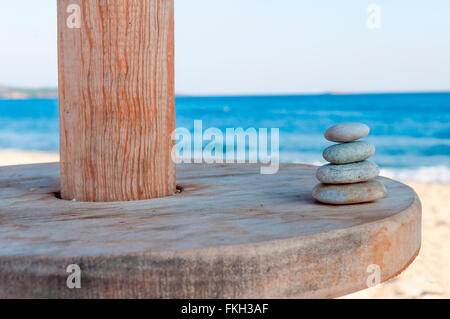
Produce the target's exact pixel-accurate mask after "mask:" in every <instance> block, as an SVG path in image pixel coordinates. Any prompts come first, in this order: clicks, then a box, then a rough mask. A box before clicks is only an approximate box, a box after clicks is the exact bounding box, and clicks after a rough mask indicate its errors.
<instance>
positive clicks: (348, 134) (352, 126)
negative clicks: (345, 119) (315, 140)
mask: <svg viewBox="0 0 450 319" xmlns="http://www.w3.org/2000/svg"><path fill="white" fill-rule="evenodd" d="M369 133H370V128H369V127H368V126H367V125H366V124H363V123H343V124H338V125H335V126H332V127H330V128H329V129H328V130H327V131H326V132H325V138H326V139H327V140H329V141H331V142H338V143H345V142H353V141H356V140H359V139H361V138H364V137H366V136H367V135H369Z"/></svg>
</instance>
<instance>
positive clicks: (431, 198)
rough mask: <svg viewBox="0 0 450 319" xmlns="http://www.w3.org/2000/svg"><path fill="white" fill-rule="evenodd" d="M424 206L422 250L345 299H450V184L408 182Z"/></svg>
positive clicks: (27, 157) (2, 161)
mask: <svg viewBox="0 0 450 319" xmlns="http://www.w3.org/2000/svg"><path fill="white" fill-rule="evenodd" d="M57 161H59V155H58V154H54V153H45V152H22V151H0V166H7V165H19V164H31V163H46V162H57ZM403 182H405V183H406V184H408V185H409V186H411V187H412V188H414V189H415V190H416V192H417V194H418V195H419V197H420V199H421V201H422V205H423V237H422V249H421V252H420V254H419V256H418V257H417V259H416V260H415V261H414V263H413V264H412V265H411V266H410V267H409V268H408V269H407V270H406V271H404V272H403V273H402V274H400V275H399V276H398V277H397V278H395V279H393V280H391V281H389V282H387V283H384V284H382V285H380V286H378V287H375V288H371V289H368V290H365V291H361V292H358V293H355V294H352V295H348V296H345V297H344V298H450V250H449V249H448V242H449V241H450V221H449V220H448V218H449V216H450V184H425V183H408V181H403Z"/></svg>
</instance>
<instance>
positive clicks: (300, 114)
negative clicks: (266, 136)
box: [0, 93, 450, 183]
mask: <svg viewBox="0 0 450 319" xmlns="http://www.w3.org/2000/svg"><path fill="white" fill-rule="evenodd" d="M176 109H177V128H187V129H188V130H190V131H192V130H193V128H194V121H196V120H202V121H203V129H207V128H212V127H214V128H219V129H220V130H222V131H223V132H225V131H226V129H227V128H243V129H248V128H255V129H257V130H258V129H259V128H268V129H269V130H270V129H271V128H278V129H279V132H280V139H279V143H280V146H279V147H280V161H281V162H282V163H307V164H316V165H319V164H323V163H325V161H324V160H323V158H322V151H323V149H324V148H326V147H327V146H329V145H332V143H331V142H328V141H326V140H325V138H324V136H323V134H324V132H325V130H326V129H327V128H328V127H330V126H332V125H334V124H336V123H346V122H363V123H366V124H367V125H369V126H370V128H371V133H370V135H369V136H368V137H367V138H366V140H367V141H370V142H372V143H374V144H375V146H376V148H377V152H376V154H375V156H374V157H373V159H372V160H373V161H374V162H376V163H377V164H378V165H379V166H380V167H381V169H382V175H384V176H387V177H391V178H397V179H400V180H406V181H413V182H432V183H450V93H408V94H406V93H404V94H342V95H340V94H321V95H289V96H225V97H223V96H222V97H219V96H217V97H190V96H179V97H177V98H176ZM58 114H59V113H58V100H57V99H29V100H0V150H23V151H46V152H58V151H59V136H58V134H59V128H58V125H59V123H58ZM0 156H1V155H0Z"/></svg>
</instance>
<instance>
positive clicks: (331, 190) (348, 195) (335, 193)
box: [312, 180, 387, 205]
mask: <svg viewBox="0 0 450 319" xmlns="http://www.w3.org/2000/svg"><path fill="white" fill-rule="evenodd" d="M386 195H387V191H386V187H385V186H384V185H383V183H381V182H380V181H377V180H372V181H368V182H363V183H357V184H347V185H327V184H319V185H317V186H316V187H315V188H314V189H313V192H312V196H313V197H314V198H315V199H316V200H317V201H319V202H321V203H325V204H334V205H348V204H360V203H368V202H373V201H376V200H378V199H382V198H384V197H386Z"/></svg>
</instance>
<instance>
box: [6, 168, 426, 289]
mask: <svg viewBox="0 0 450 319" xmlns="http://www.w3.org/2000/svg"><path fill="white" fill-rule="evenodd" d="M315 169H316V168H314V167H312V166H304V165H283V166H281V169H280V172H279V173H278V174H277V175H260V174H259V167H258V166H256V165H184V166H179V167H178V171H179V174H178V184H179V185H181V186H182V187H184V191H183V192H182V193H181V194H178V195H175V196H171V197H166V198H161V199H152V200H144V201H138V202H115V203H80V202H71V201H65V200H60V199H57V198H56V197H55V195H54V193H55V192H58V191H59V175H58V171H59V170H58V164H44V165H31V166H18V167H6V168H0V227H1V231H0V298H11V297H19V298H23V297H27V298H48V297H51V298H316V297H336V296H341V295H345V294H348V293H351V292H354V291H357V290H361V289H364V288H366V281H367V278H368V276H369V275H370V273H367V269H368V267H369V265H372V264H376V265H379V266H380V268H381V279H382V280H383V281H385V280H388V279H389V278H391V277H393V276H395V275H396V274H398V273H399V272H400V271H401V270H402V269H404V268H405V267H407V265H409V263H410V262H412V260H413V259H414V257H415V256H416V255H417V253H418V251H419V248H420V244H421V206H420V202H419V200H418V198H417V196H416V194H415V193H414V191H413V190H412V189H411V188H409V187H407V186H405V185H403V184H401V183H398V182H395V181H392V180H389V179H384V178H380V180H382V181H383V182H384V183H385V184H386V187H387V189H388V192H389V195H388V197H387V198H385V199H383V200H380V201H378V202H376V203H370V204H363V205H352V206H328V205H323V204H319V203H317V202H316V201H314V200H313V199H312V198H311V190H312V189H313V187H314V186H315V185H316V184H317V180H316V179H315V177H314V174H315ZM69 264H78V265H80V267H81V270H82V277H81V278H82V280H81V282H82V288H81V289H68V288H67V287H66V280H67V276H68V275H69V274H67V273H66V267H67V266H68V265H69Z"/></svg>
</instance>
